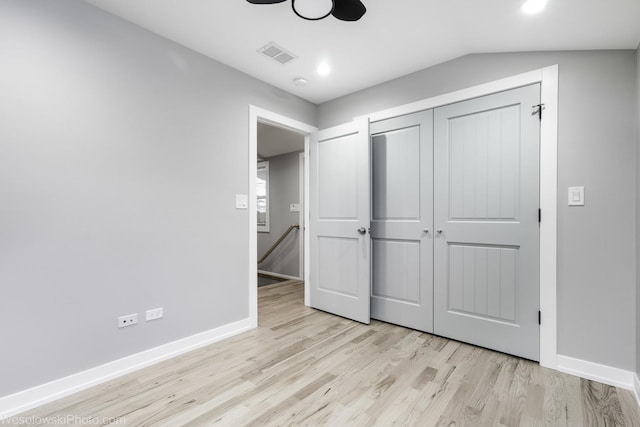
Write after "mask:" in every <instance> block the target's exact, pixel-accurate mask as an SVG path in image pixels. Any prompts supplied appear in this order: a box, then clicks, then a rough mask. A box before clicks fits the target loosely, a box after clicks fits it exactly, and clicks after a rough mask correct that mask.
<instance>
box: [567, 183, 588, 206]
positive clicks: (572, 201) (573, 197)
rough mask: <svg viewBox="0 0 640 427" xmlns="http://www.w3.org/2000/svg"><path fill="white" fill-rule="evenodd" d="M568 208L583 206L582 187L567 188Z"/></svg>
mask: <svg viewBox="0 0 640 427" xmlns="http://www.w3.org/2000/svg"><path fill="white" fill-rule="evenodd" d="M569 206H584V187H569Z"/></svg>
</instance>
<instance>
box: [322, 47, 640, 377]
mask: <svg viewBox="0 0 640 427" xmlns="http://www.w3.org/2000/svg"><path fill="white" fill-rule="evenodd" d="M553 64H559V66H560V88H559V90H560V106H559V108H560V111H559V141H558V144H559V147H558V163H559V164H558V352H559V353H560V354H562V355H566V356H571V357H575V358H578V359H584V360H588V361H591V362H596V363H601V364H604V365H609V366H614V367H617V368H621V369H627V370H634V368H635V365H636V360H635V357H634V355H635V351H636V343H635V342H636V331H635V325H636V319H635V316H636V307H635V304H636V303H635V301H636V298H635V286H636V254H635V235H636V232H635V227H636V218H635V200H634V198H633V197H630V195H631V194H635V193H636V178H635V176H636V161H635V158H636V154H635V153H636V136H635V135H636V123H637V120H638V118H637V114H636V103H637V100H636V95H635V93H636V92H635V84H636V83H635V81H636V65H635V64H636V52H635V51H633V50H627V51H587V52H545V53H507V54H479V55H469V56H465V57H462V58H458V59H456V60H453V61H450V62H446V63H443V64H440V65H437V66H434V67H431V68H428V69H425V70H422V71H420V72H417V73H414V74H411V75H408V76H405V77H403V78H400V79H397V80H393V81H390V82H387V83H384V84H381V85H379V86H376V87H373V88H370V89H367V90H364V91H361V92H358V93H355V94H352V95H349V96H346V97H343V98H339V99H337V100H334V101H331V102H327V103H325V104H322V105H320V107H319V111H318V124H319V126H320V128H325V127H328V126H331V125H336V124H339V123H343V122H346V121H350V120H351V119H352V118H353V117H354V116H357V115H362V114H366V113H369V112H373V111H377V110H381V109H384V108H389V107H393V106H397V105H400V104H405V103H409V102H413V101H417V100H420V99H424V98H428V97H432V96H435V95H439V94H443V93H447V92H451V91H453V90H457V89H462V88H465V87H469V86H472V85H476V84H479V83H485V82H488V81H492V80H495V79H498V78H502V77H507V76H511V75H514V74H517V73H521V72H525V71H530V70H533V69H537V68H541V67H544V66H547V65H553ZM579 185H584V186H585V199H586V206H585V207H583V208H572V209H569V208H568V206H567V188H568V187H570V186H579Z"/></svg>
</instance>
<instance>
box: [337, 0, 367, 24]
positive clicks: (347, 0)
mask: <svg viewBox="0 0 640 427" xmlns="http://www.w3.org/2000/svg"><path fill="white" fill-rule="evenodd" d="M366 11H367V8H366V7H364V4H362V2H361V1H360V0H334V8H333V12H331V14H332V15H333V16H335V17H336V18H338V19H340V20H342V21H357V20H358V19H360V18H362V15H364V14H365V12H366Z"/></svg>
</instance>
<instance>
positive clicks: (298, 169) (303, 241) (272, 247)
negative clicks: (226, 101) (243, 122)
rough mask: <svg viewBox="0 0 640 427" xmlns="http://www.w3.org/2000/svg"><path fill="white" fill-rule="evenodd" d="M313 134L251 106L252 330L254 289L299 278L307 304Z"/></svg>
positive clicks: (308, 127) (305, 126)
mask: <svg viewBox="0 0 640 427" xmlns="http://www.w3.org/2000/svg"><path fill="white" fill-rule="evenodd" d="M316 131H317V129H316V128H315V127H313V126H311V125H308V124H306V123H302V122H299V121H297V120H294V119H291V118H289V117H286V116H283V115H280V114H277V113H274V112H271V111H268V110H264V109H262V108H259V107H256V106H253V105H250V106H249V200H250V203H249V206H250V209H249V319H250V322H251V326H252V327H257V325H258V285H267V284H271V283H277V282H278V281H282V280H303V281H304V288H305V289H304V295H305V296H304V299H305V301H304V302H305V304H306V305H308V304H309V292H308V283H309V280H308V274H309V268H308V266H309V250H308V241H309V239H308V227H306V224H307V223H308V218H309V210H308V199H309V195H308V194H309V193H308V185H309V184H308V183H309V180H308V150H309V139H310V135H311V134H312V133H313V132H316ZM259 162H260V163H259ZM259 164H260V167H259ZM259 171H260V174H259ZM259 180H260V181H259ZM258 261H260V262H258ZM259 273H260V276H262V277H261V278H260V279H259V277H258V275H259Z"/></svg>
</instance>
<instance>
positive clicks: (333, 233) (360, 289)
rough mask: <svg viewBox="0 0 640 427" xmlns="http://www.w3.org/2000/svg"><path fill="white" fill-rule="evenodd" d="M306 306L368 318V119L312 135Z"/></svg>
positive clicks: (344, 315)
mask: <svg viewBox="0 0 640 427" xmlns="http://www.w3.org/2000/svg"><path fill="white" fill-rule="evenodd" d="M309 148H310V150H309V163H310V168H309V172H310V181H309V184H310V205H309V211H310V213H311V224H310V226H311V229H310V232H311V233H310V234H311V242H310V243H311V248H310V249H311V254H310V255H311V271H310V273H311V274H310V275H311V283H310V286H309V289H310V303H311V307H313V308H317V309H320V310H324V311H327V312H329V313H333V314H337V315H339V316H343V317H347V318H349V319H353V320H357V321H359V322H363V323H369V321H370V318H369V313H370V303H369V293H370V239H369V235H368V229H369V219H370V215H369V208H370V206H369V205H370V202H369V194H370V189H369V123H368V121H367V120H359V121H354V122H353V123H347V124H345V125H342V126H337V127H334V128H330V129H326V130H321V131H320V132H318V133H317V134H314V135H312V137H311V143H310V147H309Z"/></svg>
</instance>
